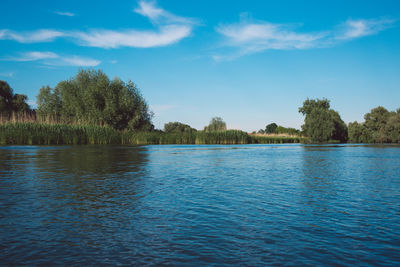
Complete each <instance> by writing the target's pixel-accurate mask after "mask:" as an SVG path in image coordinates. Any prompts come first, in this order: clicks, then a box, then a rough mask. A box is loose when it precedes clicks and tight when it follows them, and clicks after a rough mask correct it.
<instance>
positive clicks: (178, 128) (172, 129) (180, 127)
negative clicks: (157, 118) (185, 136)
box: [164, 122, 197, 133]
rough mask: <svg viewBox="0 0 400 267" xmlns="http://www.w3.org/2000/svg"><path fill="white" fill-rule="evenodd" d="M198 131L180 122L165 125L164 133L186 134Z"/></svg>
mask: <svg viewBox="0 0 400 267" xmlns="http://www.w3.org/2000/svg"><path fill="white" fill-rule="evenodd" d="M195 131H197V130H196V129H194V128H192V127H190V126H189V125H187V124H183V123H180V122H168V123H166V124H164V132H166V133H184V132H195Z"/></svg>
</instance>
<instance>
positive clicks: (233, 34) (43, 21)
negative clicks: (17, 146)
mask: <svg viewBox="0 0 400 267" xmlns="http://www.w3.org/2000/svg"><path fill="white" fill-rule="evenodd" d="M399 19H400V2H399V1H285V0H280V1H278V0H277V1H261V0H260V1H232V0H231V1H224V0H219V1H209V0H202V1H178V0H168V1H167V0H164V1H162V0H159V1H75V0H71V1H68V2H67V1H19V0H12V1H11V0H3V1H2V16H1V17H0V79H2V80H6V81H7V82H8V83H9V84H10V85H11V87H12V88H13V89H14V91H15V92H17V93H23V94H26V95H28V97H29V99H30V101H31V103H32V104H34V103H35V101H36V95H37V94H38V92H39V89H40V87H41V86H43V85H50V86H52V87H54V86H56V85H57V83H58V82H59V81H61V80H66V79H69V78H71V77H73V76H74V75H75V74H76V72H77V71H78V70H79V69H80V68H95V69H102V70H103V71H104V72H105V73H106V74H107V75H108V76H109V77H110V78H112V77H115V76H118V77H120V78H121V79H123V80H124V81H128V80H132V81H133V82H135V83H136V85H137V86H138V87H139V88H140V90H141V92H142V94H143V95H144V97H145V98H146V100H147V101H148V103H149V105H150V107H151V109H152V110H153V111H154V113H155V117H154V119H153V122H154V124H155V126H156V127H157V128H162V127H163V125H164V123H166V122H169V121H180V122H183V123H187V124H190V125H191V126H193V127H195V128H197V129H202V128H203V127H204V126H205V125H207V124H208V122H209V121H210V119H211V118H212V117H214V116H220V117H222V118H223V119H224V120H225V121H226V122H227V125H228V128H234V129H242V130H246V131H253V130H258V129H260V128H264V127H265V125H266V124H268V123H271V122H276V123H278V124H280V125H283V126H286V127H296V128H300V126H301V124H302V123H303V117H302V116H301V114H299V113H298V107H299V106H301V105H302V102H303V101H304V100H305V99H306V98H307V97H309V98H322V97H326V98H328V99H330V100H331V106H332V108H333V109H335V110H338V111H339V113H340V115H341V116H342V119H343V120H344V121H345V122H346V123H348V122H351V121H354V120H358V121H362V120H363V115H364V114H365V113H366V112H368V111H369V110H370V109H371V108H373V107H376V106H378V105H382V106H384V107H386V108H387V109H389V110H395V109H397V108H400V101H399V100H400V21H399Z"/></svg>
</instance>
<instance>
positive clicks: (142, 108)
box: [37, 70, 154, 131]
mask: <svg viewBox="0 0 400 267" xmlns="http://www.w3.org/2000/svg"><path fill="white" fill-rule="evenodd" d="M37 98H38V113H39V114H40V116H45V117H46V116H56V117H57V118H59V119H60V120H61V121H62V122H66V123H86V124H95V125H103V124H106V125H109V126H112V127H113V128H115V129H118V130H124V129H129V130H135V131H148V130H153V129H154V126H153V124H152V123H151V119H152V117H153V113H152V112H151V111H149V107H148V105H147V102H146V101H145V100H144V98H143V96H142V95H141V93H140V91H139V89H138V88H137V87H136V85H135V84H134V83H133V82H131V81H129V82H128V83H124V82H123V81H121V80H120V79H119V78H114V79H113V80H112V81H110V80H109V79H108V77H107V75H106V74H105V73H103V72H102V71H101V70H80V71H79V72H78V73H77V75H76V76H75V77H74V78H72V79H70V80H66V81H61V82H59V83H58V84H57V86H56V87H55V88H54V89H51V88H50V87H48V86H47V87H42V88H41V89H40V92H39V95H38V97H37Z"/></svg>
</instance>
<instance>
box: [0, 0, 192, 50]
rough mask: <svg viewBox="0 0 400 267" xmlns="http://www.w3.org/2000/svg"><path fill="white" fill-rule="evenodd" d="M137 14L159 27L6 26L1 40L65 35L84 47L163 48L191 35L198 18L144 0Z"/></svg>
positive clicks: (26, 40)
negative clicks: (24, 28) (29, 28)
mask: <svg viewBox="0 0 400 267" xmlns="http://www.w3.org/2000/svg"><path fill="white" fill-rule="evenodd" d="M134 11H135V12H136V13H138V14H140V15H142V16H145V17H147V18H148V19H150V21H151V22H153V23H155V24H156V29H154V30H147V31H139V30H134V29H128V30H122V31H117V30H89V31H55V30H48V29H42V30H37V31H32V32H22V33H17V32H13V31H9V30H6V29H3V30H0V40H1V39H8V40H14V41H17V42H20V43H34V42H50V41H53V40H54V39H56V38H59V37H63V38H67V39H72V40H75V41H76V42H77V43H78V44H80V45H82V46H91V47H100V48H119V47H139V48H148V47H159V46H167V45H170V44H174V43H177V42H179V41H180V40H182V39H184V38H186V37H188V36H190V35H191V33H192V31H193V25H194V24H195V23H196V22H195V20H194V19H191V18H185V17H180V16H176V15H174V14H172V13H170V12H168V11H166V10H164V9H162V8H159V7H156V5H155V4H154V3H152V2H146V1H141V2H139V7H138V8H136V9H135V10H134ZM55 13H56V14H59V15H64V16H73V15H74V14H73V13H68V12H58V11H57V12H55Z"/></svg>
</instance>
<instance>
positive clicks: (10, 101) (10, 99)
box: [0, 81, 31, 116]
mask: <svg viewBox="0 0 400 267" xmlns="http://www.w3.org/2000/svg"><path fill="white" fill-rule="evenodd" d="M27 100H28V97H27V96H26V95H22V94H14V92H13V89H12V88H11V87H10V85H8V83H7V82H6V81H0V113H1V114H6V115H8V116H9V115H11V113H12V112H15V113H27V112H30V111H31V108H30V107H29V105H28V104H27V103H26V101H27Z"/></svg>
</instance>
